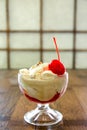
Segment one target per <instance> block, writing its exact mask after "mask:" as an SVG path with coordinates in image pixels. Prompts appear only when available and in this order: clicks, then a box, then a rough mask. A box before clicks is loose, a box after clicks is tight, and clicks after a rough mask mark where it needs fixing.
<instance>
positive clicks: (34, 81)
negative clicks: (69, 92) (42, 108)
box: [18, 62, 68, 102]
mask: <svg viewBox="0 0 87 130" xmlns="http://www.w3.org/2000/svg"><path fill="white" fill-rule="evenodd" d="M47 66H48V63H41V62H40V63H38V64H35V65H34V66H32V67H31V68H30V69H20V70H19V74H18V82H19V86H20V89H21V90H22V91H24V92H26V94H27V95H29V96H30V97H32V98H34V99H36V100H39V101H42V102H43V101H49V100H51V99H52V98H53V97H54V96H55V95H56V94H57V93H58V94H60V96H61V94H62V93H64V91H65V89H66V87H67V82H68V80H67V77H68V76H67V75H68V73H67V72H65V73H64V74H63V75H57V74H55V73H53V72H52V71H51V70H45V69H44V68H46V67H47Z"/></svg>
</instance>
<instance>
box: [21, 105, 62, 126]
mask: <svg viewBox="0 0 87 130" xmlns="http://www.w3.org/2000/svg"><path fill="white" fill-rule="evenodd" d="M62 118H63V115H62V114H61V113H60V112H58V111H55V110H53V109H51V108H50V107H49V105H48V104H45V105H43V104H38V105H37V108H36V109H35V110H32V111H30V112H27V113H26V114H25V115H24V120H25V121H26V122H27V123H29V124H32V125H36V126H48V125H54V124H57V123H60V121H62Z"/></svg>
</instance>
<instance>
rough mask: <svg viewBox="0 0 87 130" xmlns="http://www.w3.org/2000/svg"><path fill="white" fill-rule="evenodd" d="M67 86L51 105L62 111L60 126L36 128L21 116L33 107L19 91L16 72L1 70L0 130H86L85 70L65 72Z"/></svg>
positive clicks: (86, 74)
mask: <svg viewBox="0 0 87 130" xmlns="http://www.w3.org/2000/svg"><path fill="white" fill-rule="evenodd" d="M68 72H69V85H68V89H67V91H66V93H65V95H64V96H63V97H62V98H60V100H58V101H56V102H54V103H52V104H50V106H51V107H52V108H54V109H56V110H59V111H60V112H62V114H63V116H64V118H63V122H61V123H60V124H59V125H58V124H57V125H54V126H49V127H36V126H31V125H29V124H27V123H26V122H25V121H24V119H23V116H24V114H25V113H26V112H27V111H30V110H32V109H33V108H35V107H36V104H35V103H33V102H31V101H28V100H27V99H26V98H25V97H24V96H23V95H22V94H21V92H20V90H19V88H18V83H17V71H0V130H87V70H68Z"/></svg>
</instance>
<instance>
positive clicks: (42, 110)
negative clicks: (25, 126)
mask: <svg viewBox="0 0 87 130" xmlns="http://www.w3.org/2000/svg"><path fill="white" fill-rule="evenodd" d="M53 40H54V43H55V47H56V52H57V56H58V59H53V60H52V61H51V62H50V63H42V62H39V63H38V64H35V65H33V66H31V68H29V69H20V70H19V73H18V83H19V88H20V90H21V92H22V93H23V94H24V95H25V96H26V97H27V98H28V99H29V100H30V101H33V102H36V103H37V107H36V108H35V109H34V110H32V111H30V112H27V113H26V114H25V115H24V120H25V121H26V122H27V123H29V124H32V125H37V126H48V125H54V124H56V123H59V122H60V121H61V120H62V118H63V115H62V114H61V113H60V112H59V111H57V110H54V109H52V108H50V106H49V103H52V102H55V101H56V100H57V99H59V98H60V97H61V96H62V95H63V94H64V93H65V91H66V88H67V84H68V73H67V72H66V69H65V66H64V65H63V63H62V62H61V60H60V55H59V51H58V45H57V43H56V39H55V37H53ZM31 103H32V102H31Z"/></svg>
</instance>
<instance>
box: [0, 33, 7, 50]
mask: <svg viewBox="0 0 87 130" xmlns="http://www.w3.org/2000/svg"><path fill="white" fill-rule="evenodd" d="M6 39H7V37H6V33H0V48H6V47H7V44H6Z"/></svg>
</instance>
